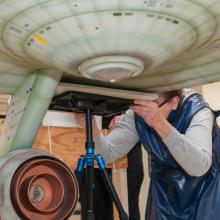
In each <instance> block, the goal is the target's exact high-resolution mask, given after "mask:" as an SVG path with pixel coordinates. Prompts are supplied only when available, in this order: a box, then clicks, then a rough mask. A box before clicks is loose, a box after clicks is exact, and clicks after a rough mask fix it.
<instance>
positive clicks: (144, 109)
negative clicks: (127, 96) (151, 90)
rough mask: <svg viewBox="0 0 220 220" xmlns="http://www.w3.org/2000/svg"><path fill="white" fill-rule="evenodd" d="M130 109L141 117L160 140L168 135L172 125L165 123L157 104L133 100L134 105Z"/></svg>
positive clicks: (165, 120)
mask: <svg viewBox="0 0 220 220" xmlns="http://www.w3.org/2000/svg"><path fill="white" fill-rule="evenodd" d="M130 108H131V109H132V110H133V111H134V112H135V113H137V114H138V115H139V116H141V117H142V118H143V119H144V121H145V122H146V123H147V124H148V125H149V126H150V127H152V128H153V129H154V130H155V131H156V132H157V133H158V134H159V135H160V137H161V138H165V137H167V136H168V135H169V134H170V132H171V130H172V125H171V124H170V123H169V122H168V121H167V119H166V117H165V115H164V114H163V112H162V111H161V109H160V108H159V106H158V104H157V103H155V102H151V101H144V100H135V101H134V105H132V106H131V107H130Z"/></svg>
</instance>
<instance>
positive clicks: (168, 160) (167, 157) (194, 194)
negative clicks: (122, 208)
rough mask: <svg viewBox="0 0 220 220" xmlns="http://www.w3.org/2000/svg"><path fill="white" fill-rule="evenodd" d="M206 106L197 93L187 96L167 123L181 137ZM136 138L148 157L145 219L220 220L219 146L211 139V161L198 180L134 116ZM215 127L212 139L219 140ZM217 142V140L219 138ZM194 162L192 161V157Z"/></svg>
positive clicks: (142, 122) (138, 117)
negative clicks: (149, 158) (149, 162)
mask: <svg viewBox="0 0 220 220" xmlns="http://www.w3.org/2000/svg"><path fill="white" fill-rule="evenodd" d="M207 107H208V106H207V104H206V103H205V102H204V100H203V98H202V97H201V96H200V95H198V94H193V95H191V96H189V97H188V98H187V99H186V100H185V101H184V102H183V103H181V104H180V105H179V106H178V108H177V110H175V111H172V112H171V113H170V115H169V117H168V121H169V122H170V123H171V124H172V125H173V126H174V127H175V128H176V129H177V130H178V131H179V132H180V133H182V134H185V132H186V130H187V128H188V126H189V124H190V122H191V120H192V118H193V116H194V115H195V114H196V113H197V112H198V111H200V110H201V109H203V108H207ZM135 121H136V129H137V132H138V134H139V137H140V139H141V141H142V143H143V145H144V147H145V149H146V150H147V152H148V153H149V154H150V157H151V183H150V188H149V194H148V202H147V210H146V218H145V219H146V220H220V175H219V171H218V161H217V160H218V159H219V158H220V147H219V145H220V143H219V142H218V141H216V140H217V138H214V141H213V143H215V146H213V162H212V166H211V168H210V169H209V171H208V172H207V173H206V174H205V175H203V176H201V177H192V176H190V175H188V174H187V173H186V172H185V171H184V170H183V169H182V168H181V167H180V165H179V164H178V163H177V162H176V161H175V159H174V158H173V157H172V155H171V154H170V152H169V151H168V149H167V147H166V146H165V144H164V143H163V142H162V140H161V138H160V137H159V136H158V135H157V133H156V132H155V131H154V130H153V129H152V128H151V127H149V126H148V125H147V124H146V123H145V122H144V120H143V119H142V118H141V117H140V116H138V115H135ZM217 129H218V128H217V127H216V129H214V130H213V134H214V135H213V137H216V136H218V137H220V135H216V133H217V134H220V132H219V130H217ZM219 141H220V139H219ZM195 160H196V158H195Z"/></svg>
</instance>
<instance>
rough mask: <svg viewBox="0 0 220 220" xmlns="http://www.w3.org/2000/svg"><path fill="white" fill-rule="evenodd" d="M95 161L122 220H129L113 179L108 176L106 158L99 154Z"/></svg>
mask: <svg viewBox="0 0 220 220" xmlns="http://www.w3.org/2000/svg"><path fill="white" fill-rule="evenodd" d="M95 160H96V162H97V164H98V166H99V169H100V172H101V175H102V178H103V180H104V182H105V185H106V188H107V190H108V192H109V195H110V196H111V198H112V200H113V201H114V204H115V206H116V208H117V210H118V213H119V218H120V220H129V218H128V215H127V213H126V212H125V211H124V208H123V206H122V204H121V202H120V199H119V197H118V194H117V192H116V190H115V187H114V186H113V184H112V182H111V179H110V177H109V175H108V172H107V170H106V164H105V161H104V158H103V157H102V155H100V154H97V155H95Z"/></svg>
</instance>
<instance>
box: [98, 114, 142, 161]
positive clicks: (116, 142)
mask: <svg viewBox="0 0 220 220" xmlns="http://www.w3.org/2000/svg"><path fill="white" fill-rule="evenodd" d="M138 141H139V137H138V134H137V131H136V128H135V122H134V113H133V111H131V110H128V111H127V112H126V114H125V115H124V116H122V118H121V120H120V122H119V123H118V124H117V125H116V126H115V127H114V129H113V130H112V131H111V133H110V134H109V135H107V136H106V137H104V136H103V135H102V134H100V136H99V137H97V138H95V144H96V148H95V152H96V153H99V154H102V155H103V156H104V158H105V159H106V160H107V161H108V162H112V161H114V160H117V159H119V158H121V157H123V156H124V155H126V154H127V153H128V152H129V151H130V150H131V149H132V148H133V147H134V146H135V144H136V143H137V142H138Z"/></svg>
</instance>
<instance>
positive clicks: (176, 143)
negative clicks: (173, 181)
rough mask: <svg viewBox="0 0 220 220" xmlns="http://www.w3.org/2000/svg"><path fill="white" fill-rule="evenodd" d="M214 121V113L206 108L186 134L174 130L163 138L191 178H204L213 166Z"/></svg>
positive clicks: (195, 117)
mask: <svg viewBox="0 0 220 220" xmlns="http://www.w3.org/2000/svg"><path fill="white" fill-rule="evenodd" d="M213 119H214V116H213V114H212V112H211V111H210V110H209V109H208V108H205V109H203V110H201V111H199V112H198V113H197V114H196V115H195V116H194V117H193V119H192V121H191V123H190V126H189V128H188V129H187V131H186V134H180V133H179V132H178V131H177V130H176V129H175V128H172V130H171V132H170V134H169V135H168V136H167V137H166V138H163V142H164V143H165V144H166V146H167V148H168V149H169V151H170V153H171V154H172V155H173V157H174V158H175V160H176V161H177V162H178V163H179V164H180V166H181V167H182V168H183V169H184V170H185V171H186V172H187V173H188V174H189V175H191V176H202V175H204V174H205V173H206V172H207V171H208V169H209V168H210V166H211V163H212V128H213Z"/></svg>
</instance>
